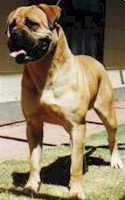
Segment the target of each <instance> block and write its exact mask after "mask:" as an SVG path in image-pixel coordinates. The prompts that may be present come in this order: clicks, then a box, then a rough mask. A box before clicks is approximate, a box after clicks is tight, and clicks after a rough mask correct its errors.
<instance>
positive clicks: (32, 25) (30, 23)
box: [25, 18, 39, 31]
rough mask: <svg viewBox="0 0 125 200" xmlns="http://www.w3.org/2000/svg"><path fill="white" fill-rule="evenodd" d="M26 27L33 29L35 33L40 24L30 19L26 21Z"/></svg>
mask: <svg viewBox="0 0 125 200" xmlns="http://www.w3.org/2000/svg"><path fill="white" fill-rule="evenodd" d="M25 25H26V26H27V27H28V28H29V29H32V30H33V31H35V30H36V29H37V28H38V27H39V24H38V23H37V22H33V21H32V20H30V19H28V18H27V19H26V21H25Z"/></svg>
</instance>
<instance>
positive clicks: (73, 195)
mask: <svg viewBox="0 0 125 200" xmlns="http://www.w3.org/2000/svg"><path fill="white" fill-rule="evenodd" d="M69 198H70V199H79V200H86V197H85V194H84V192H83V186H82V181H81V180H79V181H72V182H70V192H69Z"/></svg>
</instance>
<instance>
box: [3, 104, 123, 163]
mask: <svg viewBox="0 0 125 200" xmlns="http://www.w3.org/2000/svg"><path fill="white" fill-rule="evenodd" d="M115 108H116V114H117V119H118V124H119V125H121V124H125V102H119V103H116V105H115ZM101 130H104V126H103V124H102V122H101V121H100V119H99V118H98V116H97V115H96V113H95V112H94V111H93V110H91V111H89V112H88V114H87V135H89V134H92V133H97V132H99V131H101ZM25 131H26V124H25V122H24V123H19V124H13V125H8V126H3V127H0V161H1V162H2V161H4V160H8V159H12V158H19V157H23V156H26V155H28V153H29V152H28V151H29V149H28V144H27V142H26V136H25ZM44 132H45V134H44V147H46V146H51V145H58V144H65V143H69V135H68V134H67V133H66V131H65V130H64V129H63V128H62V127H61V126H57V125H51V124H47V123H45V125H44Z"/></svg>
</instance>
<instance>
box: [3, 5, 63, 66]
mask: <svg viewBox="0 0 125 200" xmlns="http://www.w3.org/2000/svg"><path fill="white" fill-rule="evenodd" d="M60 13H61V9H60V8H59V7H58V6H48V5H45V4H40V5H33V6H27V7H20V8H17V9H16V10H14V11H12V12H11V13H10V15H9V17H8V19H7V28H6V33H7V36H8V46H9V49H10V52H11V53H10V55H11V56H12V57H14V58H15V59H16V61H17V62H18V63H26V62H32V61H37V60H38V59H40V58H42V57H44V56H45V55H47V54H48V53H49V52H50V51H51V50H52V48H53V46H54V42H55V39H54V29H55V28H56V23H55V22H56V21H57V20H58V19H59V17H60Z"/></svg>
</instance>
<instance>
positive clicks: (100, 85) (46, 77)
mask: <svg viewBox="0 0 125 200" xmlns="http://www.w3.org/2000/svg"><path fill="white" fill-rule="evenodd" d="M60 15H61V9H60V8H59V7H58V6H54V5H46V4H39V5H33V6H27V7H19V8H17V9H16V10H14V11H12V12H11V13H10V14H9V16H8V19H7V23H6V33H7V36H8V47H9V49H10V56H12V57H14V58H15V59H16V61H17V63H24V64H25V67H24V73H23V78H22V110H23V113H24V116H25V118H26V121H27V140H28V143H29V148H30V163H31V169H30V176H29V180H28V182H27V184H26V188H30V189H32V190H34V191H37V190H38V188H39V185H40V182H41V181H40V169H41V153H42V141H43V123H44V122H48V123H53V124H58V125H61V126H63V127H64V129H65V130H66V131H67V132H68V133H69V135H70V140H71V141H70V142H71V166H70V182H69V187H70V190H69V197H70V198H78V199H81V200H85V199H86V197H85V194H84V192H83V186H82V183H83V179H82V177H83V174H82V172H83V156H84V146H85V144H84V143H85V132H86V120H85V118H86V113H87V111H88V110H89V109H91V108H94V110H95V111H96V113H97V114H98V115H99V117H100V118H101V120H102V122H103V123H104V125H105V127H106V130H107V133H108V141H109V148H110V152H111V167H114V168H122V167H123V164H122V161H121V159H120V157H119V154H118V147H117V142H116V139H115V135H116V131H117V120H116V114H115V109H114V97H113V89H112V86H111V83H110V81H109V78H108V75H107V73H106V70H105V69H104V67H103V65H102V64H101V63H100V62H99V61H97V60H96V59H94V58H92V57H90V56H86V55H79V56H75V55H73V54H72V52H71V50H70V49H69V47H68V44H67V40H66V37H65V34H64V31H63V29H62V27H61V26H60V25H59V23H58V20H59V18H60Z"/></svg>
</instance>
